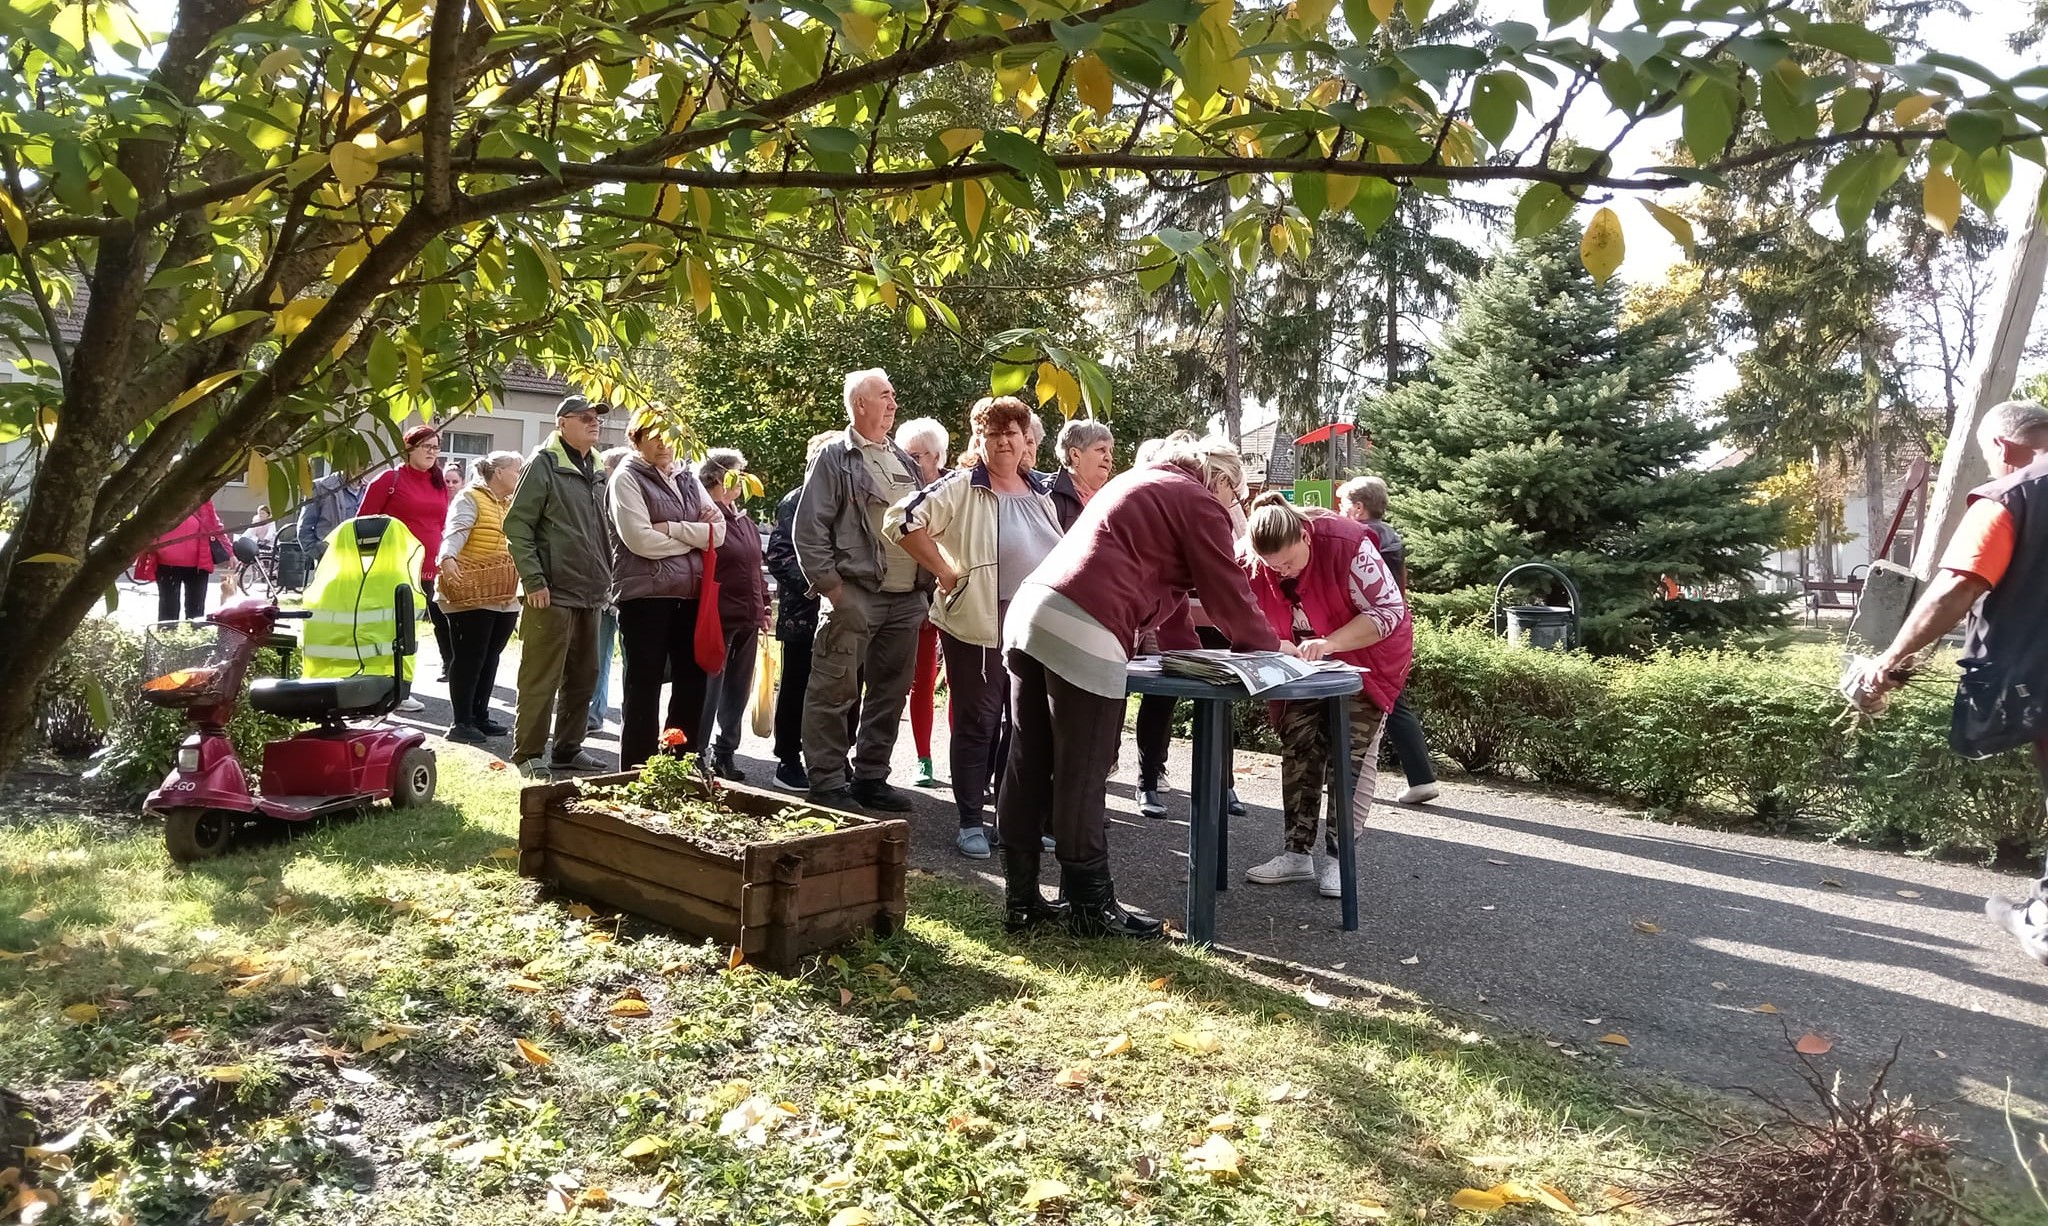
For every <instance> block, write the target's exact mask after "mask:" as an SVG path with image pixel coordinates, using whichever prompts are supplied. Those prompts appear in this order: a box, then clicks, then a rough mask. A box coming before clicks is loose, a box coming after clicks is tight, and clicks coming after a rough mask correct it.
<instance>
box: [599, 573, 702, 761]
mask: <svg viewBox="0 0 2048 1226" xmlns="http://www.w3.org/2000/svg"><path fill="white" fill-rule="evenodd" d="M619 650H620V651H621V652H622V653H623V654H624V655H625V657H626V667H625V670H624V672H625V680H624V685H623V686H622V687H621V688H623V689H624V690H625V695H624V697H622V698H621V699H620V702H619V767H620V769H622V770H637V769H639V768H640V767H641V766H644V765H646V763H647V759H649V758H651V757H653V756H654V752H655V750H656V749H658V748H660V746H661V734H662V732H663V731H664V730H665V729H669V728H677V729H680V730H681V731H682V734H683V746H684V748H685V749H686V750H687V751H688V752H690V753H694V754H702V753H704V752H706V747H705V745H704V735H703V719H704V680H705V679H704V670H703V669H701V668H699V667H697V602H696V601H695V600H677V599H673V598H670V597H666V596H650V597H647V598H645V599H642V600H621V601H620V602H619ZM664 670H666V671H667V672H668V674H669V679H670V682H671V685H670V689H669V697H668V718H667V719H663V718H662V709H661V682H662V673H663V671H664Z"/></svg>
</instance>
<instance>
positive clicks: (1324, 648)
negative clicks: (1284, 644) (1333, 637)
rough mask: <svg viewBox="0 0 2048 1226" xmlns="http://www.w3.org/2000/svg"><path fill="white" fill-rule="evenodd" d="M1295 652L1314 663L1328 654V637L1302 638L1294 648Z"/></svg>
mask: <svg viewBox="0 0 2048 1226" xmlns="http://www.w3.org/2000/svg"><path fill="white" fill-rule="evenodd" d="M1295 654H1296V655H1298V656H1300V657H1301V658H1302V659H1304V660H1307V661H1309V662H1310V663H1314V662H1315V661H1317V660H1320V659H1322V658H1323V657H1325V656H1327V655H1329V654H1330V641H1329V640H1328V639H1307V640H1304V641H1303V642H1302V643H1301V644H1300V646H1298V647H1297V648H1296V649H1295Z"/></svg>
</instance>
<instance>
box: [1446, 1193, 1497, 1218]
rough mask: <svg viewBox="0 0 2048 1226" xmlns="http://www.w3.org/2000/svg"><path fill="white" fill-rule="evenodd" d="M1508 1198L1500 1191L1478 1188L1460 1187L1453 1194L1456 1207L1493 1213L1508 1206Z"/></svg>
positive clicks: (1453, 1204)
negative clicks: (1483, 1190) (1487, 1190)
mask: <svg viewBox="0 0 2048 1226" xmlns="http://www.w3.org/2000/svg"><path fill="white" fill-rule="evenodd" d="M1507 1203H1508V1202H1507V1198H1506V1197H1504V1196H1502V1195H1501V1194H1500V1193H1498V1192H1482V1191H1480V1190H1479V1189H1478V1188H1459V1189H1458V1190H1457V1191H1456V1192H1453V1193H1452V1194H1451V1204H1452V1206H1453V1207H1454V1208H1458V1209H1468V1210H1470V1211H1472V1212H1473V1213H1492V1212H1493V1211H1495V1210H1496V1209H1501V1208H1505V1207H1506V1206H1507Z"/></svg>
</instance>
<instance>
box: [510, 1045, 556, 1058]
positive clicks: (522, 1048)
mask: <svg viewBox="0 0 2048 1226" xmlns="http://www.w3.org/2000/svg"><path fill="white" fill-rule="evenodd" d="M512 1046H514V1047H516V1048H518V1049H519V1054H520V1056H522V1057H523V1058H525V1060H526V1062H527V1063H528V1064H553V1063H554V1062H555V1058H554V1057H553V1056H550V1055H549V1054H547V1053H546V1052H544V1051H542V1050H541V1049H540V1048H538V1047H535V1046H534V1045H533V1044H531V1043H529V1042H527V1041H526V1040H525V1039H514V1040H512Z"/></svg>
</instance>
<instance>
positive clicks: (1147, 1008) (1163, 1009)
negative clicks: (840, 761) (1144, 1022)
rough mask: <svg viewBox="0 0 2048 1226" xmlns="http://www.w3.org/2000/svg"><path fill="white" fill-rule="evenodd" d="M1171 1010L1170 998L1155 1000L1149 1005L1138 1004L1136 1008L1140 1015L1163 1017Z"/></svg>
mask: <svg viewBox="0 0 2048 1226" xmlns="http://www.w3.org/2000/svg"><path fill="white" fill-rule="evenodd" d="M1171 1012H1173V1002H1172V1001H1170V1000H1155V1001H1153V1002H1152V1003H1151V1004H1149V1005H1140V1006H1139V1007H1138V1010H1137V1014H1138V1016H1140V1017H1165V1016H1166V1015H1167V1014H1169V1013H1171Z"/></svg>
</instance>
